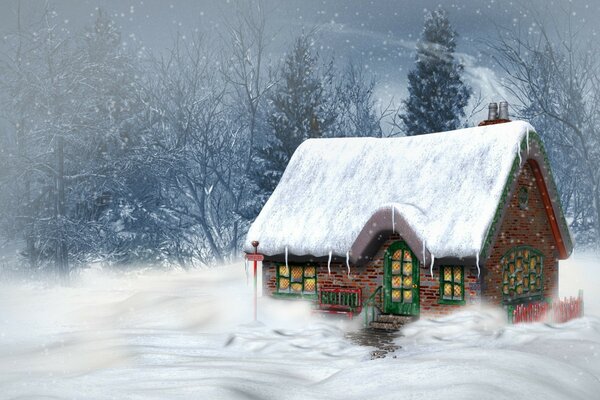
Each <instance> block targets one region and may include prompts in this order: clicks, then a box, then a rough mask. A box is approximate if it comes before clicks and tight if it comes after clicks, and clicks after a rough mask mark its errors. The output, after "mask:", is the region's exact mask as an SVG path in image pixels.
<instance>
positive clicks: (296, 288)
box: [292, 283, 302, 293]
mask: <svg viewBox="0 0 600 400" xmlns="http://www.w3.org/2000/svg"><path fill="white" fill-rule="evenodd" d="M292 292H294V293H300V292H302V284H301V283H292Z"/></svg>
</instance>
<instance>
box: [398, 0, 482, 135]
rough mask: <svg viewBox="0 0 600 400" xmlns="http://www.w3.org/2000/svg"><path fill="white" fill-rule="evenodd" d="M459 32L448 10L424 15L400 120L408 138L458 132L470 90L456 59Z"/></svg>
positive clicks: (439, 10)
mask: <svg viewBox="0 0 600 400" xmlns="http://www.w3.org/2000/svg"><path fill="white" fill-rule="evenodd" d="M456 38H457V33H456V31H455V30H454V29H453V28H452V26H451V25H450V21H449V19H448V15H447V13H446V11H444V10H443V9H441V8H438V9H436V10H434V11H429V12H427V13H426V14H425V22H424V28H423V33H422V36H421V38H420V39H419V41H418V42H417V54H416V58H415V63H416V66H415V69H413V70H412V71H410V72H409V74H408V93H409V96H408V99H406V100H405V101H404V102H403V110H402V112H401V113H400V115H399V117H400V120H401V121H402V123H403V125H404V129H405V132H406V134H407V135H418V134H422V133H430V132H442V131H448V130H452V129H457V128H458V127H459V126H460V124H461V119H462V118H464V116H465V111H464V109H465V107H466V106H467V103H468V101H469V98H470V96H471V89H470V88H469V86H467V84H466V83H465V82H464V81H463V79H462V76H461V75H462V73H463V69H464V67H463V65H462V64H461V63H460V61H459V60H457V59H456V57H455V51H456Z"/></svg>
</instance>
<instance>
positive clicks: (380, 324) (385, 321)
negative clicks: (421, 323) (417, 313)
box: [369, 314, 416, 331]
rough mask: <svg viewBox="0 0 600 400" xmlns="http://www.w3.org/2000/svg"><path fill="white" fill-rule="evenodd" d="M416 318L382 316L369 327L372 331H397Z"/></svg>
mask: <svg viewBox="0 0 600 400" xmlns="http://www.w3.org/2000/svg"><path fill="white" fill-rule="evenodd" d="M415 320H416V318H415V317H413V316H407V315H392V314H380V315H378V316H377V319H376V320H375V321H373V322H371V324H369V327H370V328H372V329H379V330H386V331H397V330H399V329H400V328H402V327H403V326H404V325H406V324H409V323H411V322H413V321H415Z"/></svg>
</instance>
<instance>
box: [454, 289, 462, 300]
mask: <svg viewBox="0 0 600 400" xmlns="http://www.w3.org/2000/svg"><path fill="white" fill-rule="evenodd" d="M454 297H455V299H456V300H462V287H461V286H460V285H454Z"/></svg>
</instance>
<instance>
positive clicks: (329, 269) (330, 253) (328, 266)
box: [327, 250, 332, 275]
mask: <svg viewBox="0 0 600 400" xmlns="http://www.w3.org/2000/svg"><path fill="white" fill-rule="evenodd" d="M331 256H332V252H331V250H329V260H327V273H328V274H329V275H331Z"/></svg>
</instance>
